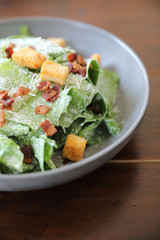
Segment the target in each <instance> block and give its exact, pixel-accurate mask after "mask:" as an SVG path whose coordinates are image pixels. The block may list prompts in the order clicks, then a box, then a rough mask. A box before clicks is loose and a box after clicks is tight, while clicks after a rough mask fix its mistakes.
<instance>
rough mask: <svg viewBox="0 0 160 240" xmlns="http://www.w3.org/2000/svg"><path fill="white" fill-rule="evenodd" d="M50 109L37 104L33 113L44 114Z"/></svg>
mask: <svg viewBox="0 0 160 240" xmlns="http://www.w3.org/2000/svg"><path fill="white" fill-rule="evenodd" d="M49 110H50V107H48V105H47V106H43V105H39V106H38V107H36V108H35V111H34V112H35V114H44V115H45V114H46V113H47V112H48V111H49Z"/></svg>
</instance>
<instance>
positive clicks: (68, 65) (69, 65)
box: [67, 62, 73, 73]
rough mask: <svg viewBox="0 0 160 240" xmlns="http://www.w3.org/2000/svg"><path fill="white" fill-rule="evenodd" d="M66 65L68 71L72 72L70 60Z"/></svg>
mask: <svg viewBox="0 0 160 240" xmlns="http://www.w3.org/2000/svg"><path fill="white" fill-rule="evenodd" d="M67 67H69V73H71V72H72V70H73V66H72V63H71V62H69V63H68V64H67Z"/></svg>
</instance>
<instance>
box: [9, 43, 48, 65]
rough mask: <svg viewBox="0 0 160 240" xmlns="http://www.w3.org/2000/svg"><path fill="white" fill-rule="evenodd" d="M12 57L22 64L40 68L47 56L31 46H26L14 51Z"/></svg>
mask: <svg viewBox="0 0 160 240" xmlns="http://www.w3.org/2000/svg"><path fill="white" fill-rule="evenodd" d="M12 59H13V61H14V62H15V63H17V64H18V65H20V66H23V67H28V68H34V69H38V68H40V67H41V65H42V63H43V62H44V61H45V60H46V57H45V56H44V55H43V54H41V53H40V52H37V51H36V50H35V49H33V48H31V47H25V48H21V49H20V50H18V51H16V52H15V53H13V54H12Z"/></svg>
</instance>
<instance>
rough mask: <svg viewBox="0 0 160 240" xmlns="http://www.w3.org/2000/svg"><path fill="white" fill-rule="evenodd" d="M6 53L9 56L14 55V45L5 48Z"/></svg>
mask: <svg viewBox="0 0 160 240" xmlns="http://www.w3.org/2000/svg"><path fill="white" fill-rule="evenodd" d="M5 52H6V54H7V57H8V58H11V57H12V54H13V47H7V48H6V50H5Z"/></svg>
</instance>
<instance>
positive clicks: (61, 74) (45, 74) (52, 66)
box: [40, 60, 69, 86]
mask: <svg viewBox="0 0 160 240" xmlns="http://www.w3.org/2000/svg"><path fill="white" fill-rule="evenodd" d="M68 74H69V67H66V66H62V65H60V64H58V63H55V62H52V61H49V60H47V61H45V62H44V63H43V64H42V67H41V75H40V78H41V79H42V80H46V81H52V82H54V83H56V84H59V85H61V86H62V85H64V81H65V79H66V78H67V76H68Z"/></svg>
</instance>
